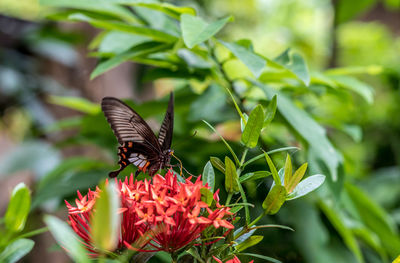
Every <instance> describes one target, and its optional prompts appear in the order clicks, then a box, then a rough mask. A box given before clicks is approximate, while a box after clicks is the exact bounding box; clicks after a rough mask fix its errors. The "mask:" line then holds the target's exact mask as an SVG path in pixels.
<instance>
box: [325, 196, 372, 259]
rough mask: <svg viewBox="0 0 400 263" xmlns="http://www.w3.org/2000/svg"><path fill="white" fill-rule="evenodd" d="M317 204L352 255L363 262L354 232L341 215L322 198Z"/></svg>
mask: <svg viewBox="0 0 400 263" xmlns="http://www.w3.org/2000/svg"><path fill="white" fill-rule="evenodd" d="M319 205H320V207H321V210H322V211H323V212H324V214H325V215H326V217H327V218H328V219H329V221H330V222H331V224H332V225H333V226H334V228H335V229H336V231H337V232H338V233H339V234H340V236H341V237H342V238H343V241H344V243H345V244H346V246H347V247H348V248H349V249H350V250H351V251H352V252H353V253H354V255H355V256H356V258H357V261H358V262H364V260H363V257H362V253H361V250H360V247H359V245H358V243H357V240H356V238H355V236H354V234H353V233H352V231H351V230H350V229H349V228H347V226H346V225H345V223H344V220H343V219H342V218H341V215H340V213H339V212H338V211H337V209H334V208H333V207H332V206H331V205H329V204H328V202H326V201H324V200H322V199H321V200H320V202H319Z"/></svg>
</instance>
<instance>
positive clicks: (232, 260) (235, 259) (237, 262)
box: [213, 256, 254, 263]
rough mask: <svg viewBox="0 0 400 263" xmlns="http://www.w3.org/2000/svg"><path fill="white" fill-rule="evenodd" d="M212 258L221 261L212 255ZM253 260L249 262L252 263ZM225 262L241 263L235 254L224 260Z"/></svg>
mask: <svg viewBox="0 0 400 263" xmlns="http://www.w3.org/2000/svg"><path fill="white" fill-rule="evenodd" d="M213 258H214V259H215V261H217V262H218V263H222V260H220V259H218V258H216V257H214V256H213ZM253 262H254V260H252V261H250V262H249V263H253ZM225 263H241V261H240V259H238V257H237V256H234V257H233V258H232V259H230V260H227V261H225Z"/></svg>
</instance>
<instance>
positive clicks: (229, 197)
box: [225, 193, 233, 206]
mask: <svg viewBox="0 0 400 263" xmlns="http://www.w3.org/2000/svg"><path fill="white" fill-rule="evenodd" d="M232 196H233V193H228V196H227V197H226V202H225V206H228V205H229V203H230V201H231V199H232Z"/></svg>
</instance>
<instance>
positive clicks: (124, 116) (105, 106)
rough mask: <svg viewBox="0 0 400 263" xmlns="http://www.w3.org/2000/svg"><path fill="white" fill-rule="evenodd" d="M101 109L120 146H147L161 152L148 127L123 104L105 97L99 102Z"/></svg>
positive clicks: (135, 113) (136, 114)
mask: <svg viewBox="0 0 400 263" xmlns="http://www.w3.org/2000/svg"><path fill="white" fill-rule="evenodd" d="M101 108H102V110H103V112H104V115H105V116H106V118H107V121H108V122H109V123H110V125H111V128H112V130H113V132H114V134H115V136H116V137H117V139H118V142H119V143H120V144H121V145H122V144H124V143H125V142H135V143H140V144H145V145H148V146H149V147H151V148H153V149H154V151H156V152H160V151H161V149H160V145H159V143H158V140H157V138H156V136H155V135H154V133H153V131H152V130H151V129H150V127H149V125H148V124H147V123H146V122H145V121H144V120H143V118H142V117H140V115H139V114H138V113H137V112H135V111H134V110H133V109H131V108H130V107H129V106H128V105H126V104H125V103H124V102H122V101H120V100H119V99H116V98H112V97H105V98H103V100H102V102H101Z"/></svg>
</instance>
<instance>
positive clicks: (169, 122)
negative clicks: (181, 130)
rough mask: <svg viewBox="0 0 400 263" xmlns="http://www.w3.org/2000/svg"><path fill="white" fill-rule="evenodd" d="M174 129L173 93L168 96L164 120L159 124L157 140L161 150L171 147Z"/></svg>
mask: <svg viewBox="0 0 400 263" xmlns="http://www.w3.org/2000/svg"><path fill="white" fill-rule="evenodd" d="M173 129H174V95H173V93H171V95H170V96H169V103H168V108H167V112H166V113H165V117H164V121H163V122H162V124H161V128H160V132H159V133H158V142H159V144H160V145H161V149H162V150H168V149H170V148H171V143H172V134H173Z"/></svg>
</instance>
